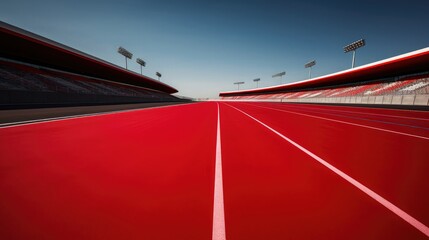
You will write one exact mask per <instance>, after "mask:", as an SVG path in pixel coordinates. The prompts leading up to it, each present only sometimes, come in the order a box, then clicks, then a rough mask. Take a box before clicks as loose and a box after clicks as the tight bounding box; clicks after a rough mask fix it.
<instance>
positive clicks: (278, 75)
mask: <svg viewBox="0 0 429 240" xmlns="http://www.w3.org/2000/svg"><path fill="white" fill-rule="evenodd" d="M284 75H286V72H281V73H277V74H274V75H273V76H272V77H273V78H275V77H280V84H283V76H284Z"/></svg>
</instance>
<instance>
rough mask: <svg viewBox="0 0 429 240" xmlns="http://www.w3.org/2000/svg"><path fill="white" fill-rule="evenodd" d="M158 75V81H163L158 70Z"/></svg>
mask: <svg viewBox="0 0 429 240" xmlns="http://www.w3.org/2000/svg"><path fill="white" fill-rule="evenodd" d="M156 76H158V81H161V76H162V75H161V73H159V72H156Z"/></svg>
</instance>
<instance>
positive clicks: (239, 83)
mask: <svg viewBox="0 0 429 240" xmlns="http://www.w3.org/2000/svg"><path fill="white" fill-rule="evenodd" d="M234 84H236V85H237V90H240V85H241V84H244V82H235V83H234Z"/></svg>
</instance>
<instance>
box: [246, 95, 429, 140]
mask: <svg viewBox="0 0 429 240" xmlns="http://www.w3.org/2000/svg"><path fill="white" fill-rule="evenodd" d="M244 104H246V105H250V106H255V107H259V108H266V109H271V110H275V111H279V112H288V113H292V114H297V115H302V116H306V117H312V118H318V119H323V120H328V121H332V122H338V123H343V124H348V125H353V126H358V127H364V128H370V129H374V130H379V131H383V132H389V133H396V134H400V135H404V136H409V137H415V138H421V139H424V140H429V138H428V137H423V136H419V135H413V134H409V133H403V132H397V131H393V130H388V129H384V128H378V127H371V126H368V125H362V124H358V123H351V122H345V121H341V120H336V119H332V118H325V117H319V116H314V115H309V114H305V113H297V112H292V111H288V110H282V109H276V108H270V107H262V106H258V105H252V104H248V103H244Z"/></svg>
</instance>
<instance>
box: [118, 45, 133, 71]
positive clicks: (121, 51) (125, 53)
mask: <svg viewBox="0 0 429 240" xmlns="http://www.w3.org/2000/svg"><path fill="white" fill-rule="evenodd" d="M118 53H119V54H121V55H122V56H124V57H125V69H128V63H127V59H128V58H129V59H131V58H133V54H132V53H131V52H129V51H128V50H127V49H125V48H123V47H119V48H118Z"/></svg>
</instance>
